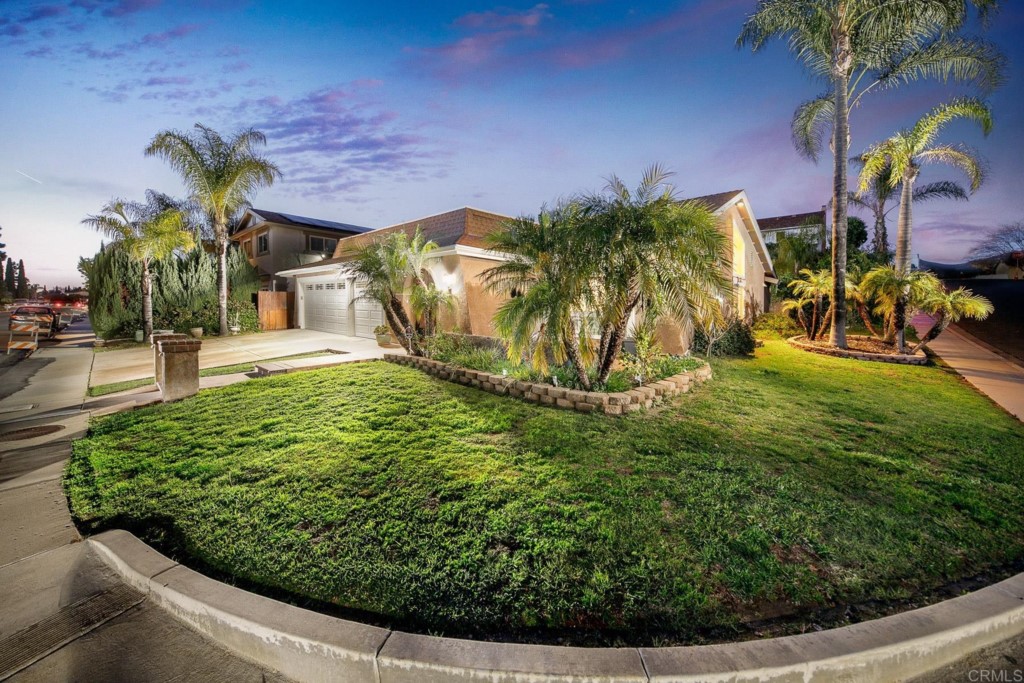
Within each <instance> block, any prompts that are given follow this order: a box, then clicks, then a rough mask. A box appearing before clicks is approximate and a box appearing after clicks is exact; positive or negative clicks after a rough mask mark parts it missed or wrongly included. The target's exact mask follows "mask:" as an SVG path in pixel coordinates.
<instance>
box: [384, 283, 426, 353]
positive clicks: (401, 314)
mask: <svg viewBox="0 0 1024 683" xmlns="http://www.w3.org/2000/svg"><path fill="white" fill-rule="evenodd" d="M388 308H390V309H391V314H392V315H393V316H394V317H395V322H396V323H397V324H398V326H399V329H400V330H401V331H402V338H403V339H406V340H407V341H408V344H407V345H403V346H406V351H408V352H409V353H410V355H413V356H422V355H423V349H421V348H420V345H419V342H417V341H416V329H415V328H414V327H413V325H412V321H411V320H410V318H409V316H408V314H407V313H406V312H405V307H404V306H403V305H402V302H401V300H400V299H398V298H397V297H395V296H392V297H391V301H390V302H389V304H388ZM410 330H411V331H412V333H413V334H412V337H408V336H407V334H408V332H409V331H410Z"/></svg>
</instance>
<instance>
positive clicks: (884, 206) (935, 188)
mask: <svg viewBox="0 0 1024 683" xmlns="http://www.w3.org/2000/svg"><path fill="white" fill-rule="evenodd" d="M864 160H865V155H861V156H859V157H856V158H855V159H854V161H856V162H858V163H860V164H861V165H863V163H864ZM891 178H892V167H891V166H888V165H887V166H886V168H885V169H884V170H883V171H882V172H880V173H879V174H878V175H876V176H875V177H874V178H873V179H872V180H871V182H870V183H869V184H868V185H867V188H866V189H864V190H862V191H859V192H851V193H850V203H851V204H856V205H857V206H860V207H863V208H865V209H867V210H868V211H870V212H871V214H872V216H873V217H874V219H875V224H874V239H873V240H872V242H873V244H872V247H873V250H874V252H875V255H876V256H878V257H879V258H882V259H888V258H889V229H888V226H887V225H886V217H887V216H888V215H889V213H890V212H891V211H892V210H893V209H894V208H896V207H895V206H889V202H890V201H891V200H892V199H893V196H894V195H895V194H896V191H897V186H894V185H893V184H892V182H891ZM897 185H898V183H897ZM932 199H956V200H959V201H967V191H966V190H965V189H964V188H962V187H961V186H960V185H958V184H957V183H954V182H951V181H948V180H940V181H937V182H934V183H928V184H927V185H921V186H919V187H915V188H914V192H913V196H912V197H911V201H913V202H925V201H929V200H932ZM896 206H898V204H897V205H896Z"/></svg>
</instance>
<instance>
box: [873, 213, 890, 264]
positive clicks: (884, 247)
mask: <svg viewBox="0 0 1024 683" xmlns="http://www.w3.org/2000/svg"><path fill="white" fill-rule="evenodd" d="M884 208H885V207H883V206H882V205H881V204H875V255H876V256H878V257H879V258H885V259H886V260H888V255H889V233H888V230H887V229H886V226H885V211H884V210H883V209H884Z"/></svg>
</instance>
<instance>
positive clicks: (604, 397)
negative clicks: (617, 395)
mask: <svg viewBox="0 0 1024 683" xmlns="http://www.w3.org/2000/svg"><path fill="white" fill-rule="evenodd" d="M610 396H611V394H606V393H603V392H600V391H588V392H587V394H586V396H584V398H583V400H584V401H586V402H587V403H590V404H592V405H595V406H603V405H606V404H607V403H608V401H609V397H610Z"/></svg>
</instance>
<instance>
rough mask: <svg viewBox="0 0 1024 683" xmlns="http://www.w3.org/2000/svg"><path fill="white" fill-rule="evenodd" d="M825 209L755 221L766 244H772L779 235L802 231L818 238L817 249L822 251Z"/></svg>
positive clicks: (824, 238)
mask: <svg viewBox="0 0 1024 683" xmlns="http://www.w3.org/2000/svg"><path fill="white" fill-rule="evenodd" d="M825 214H826V211H825V207H824V206H823V207H821V210H820V211H811V212H808V213H795V214H791V215H789V216H772V217H770V218H762V219H760V220H758V221H757V224H758V225H759V226H760V227H761V234H762V235H763V236H764V241H765V243H766V244H774V243H775V242H777V241H778V239H779V235H786V234H796V233H799V232H802V231H804V230H812V231H814V234H815V235H816V236H817V238H818V247H819V248H820V249H821V250H822V251H824V249H825V244H826V236H827V230H826V222H825Z"/></svg>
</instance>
